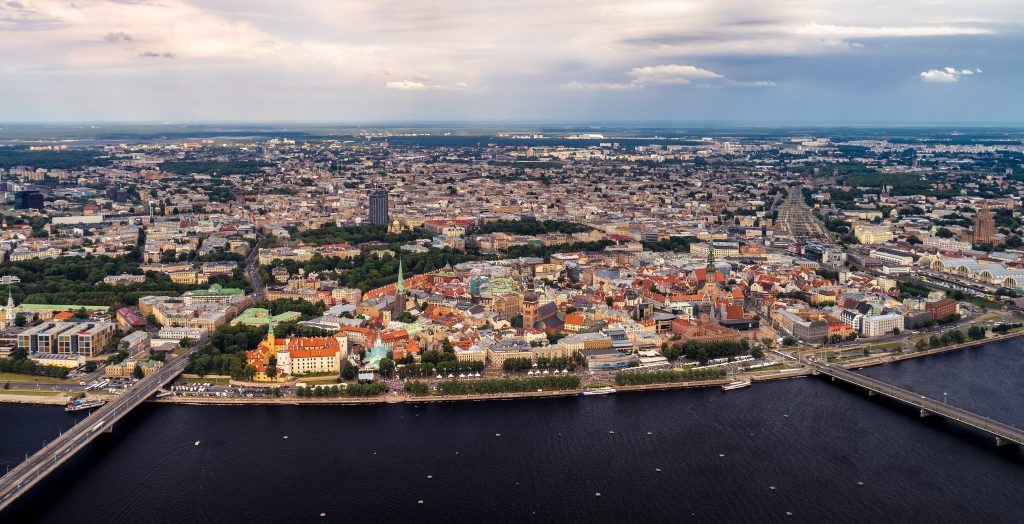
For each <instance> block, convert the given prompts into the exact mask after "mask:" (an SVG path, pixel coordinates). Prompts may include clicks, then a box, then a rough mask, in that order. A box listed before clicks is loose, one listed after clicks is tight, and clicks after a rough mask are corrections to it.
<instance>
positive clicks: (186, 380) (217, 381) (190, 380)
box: [179, 377, 231, 386]
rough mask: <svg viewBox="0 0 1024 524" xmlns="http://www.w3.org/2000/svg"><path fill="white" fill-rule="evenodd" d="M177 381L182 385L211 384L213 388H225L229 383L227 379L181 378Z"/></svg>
mask: <svg viewBox="0 0 1024 524" xmlns="http://www.w3.org/2000/svg"><path fill="white" fill-rule="evenodd" d="M179 381H180V382H181V383H182V384H213V385H215V386H226V385H228V383H229V382H230V381H231V379H228V378H213V377H206V378H181V379H179Z"/></svg>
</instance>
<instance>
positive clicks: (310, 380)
mask: <svg viewBox="0 0 1024 524" xmlns="http://www.w3.org/2000/svg"><path fill="white" fill-rule="evenodd" d="M296 380H298V381H299V382H305V383H306V384H337V383H338V377H337V376H333V377H332V376H330V375H327V376H323V377H296Z"/></svg>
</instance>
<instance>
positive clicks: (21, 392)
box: [0, 389, 67, 397]
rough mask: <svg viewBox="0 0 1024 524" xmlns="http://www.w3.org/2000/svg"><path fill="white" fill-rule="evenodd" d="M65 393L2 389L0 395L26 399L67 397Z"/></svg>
mask: <svg viewBox="0 0 1024 524" xmlns="http://www.w3.org/2000/svg"><path fill="white" fill-rule="evenodd" d="M66 394H67V392H65V391H43V390H39V391H33V390H20V389H0V395H21V396H25V397H53V396H56V395H66Z"/></svg>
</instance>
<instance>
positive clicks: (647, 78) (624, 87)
mask: <svg viewBox="0 0 1024 524" xmlns="http://www.w3.org/2000/svg"><path fill="white" fill-rule="evenodd" d="M628 74H629V76H630V77H632V80H630V81H629V82H579V81H572V82H567V83H564V84H561V85H560V86H559V87H560V88H561V89H565V90H569V91H631V90H635V89H643V88H644V87H646V86H655V85H669V86H671V85H686V84H690V83H692V82H693V81H694V80H708V81H711V82H713V83H718V84H719V85H728V86H736V87H774V86H775V82H772V81H769V80H756V81H740V80H733V79H730V78H726V77H725V75H722V74H719V73H716V72H714V71H710V70H708V69H704V68H702V67H697V66H695V65H688V64H662V65H656V66H643V67H634V68H633V69H630V70H629V72H628Z"/></svg>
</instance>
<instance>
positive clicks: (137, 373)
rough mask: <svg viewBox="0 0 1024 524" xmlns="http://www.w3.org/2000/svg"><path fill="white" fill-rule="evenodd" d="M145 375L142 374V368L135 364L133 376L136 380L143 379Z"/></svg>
mask: <svg viewBox="0 0 1024 524" xmlns="http://www.w3.org/2000/svg"><path fill="white" fill-rule="evenodd" d="M144 375H145V373H143V372H142V366H140V365H139V364H135V369H133V370H132V376H133V377H135V378H142V377H143V376H144Z"/></svg>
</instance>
